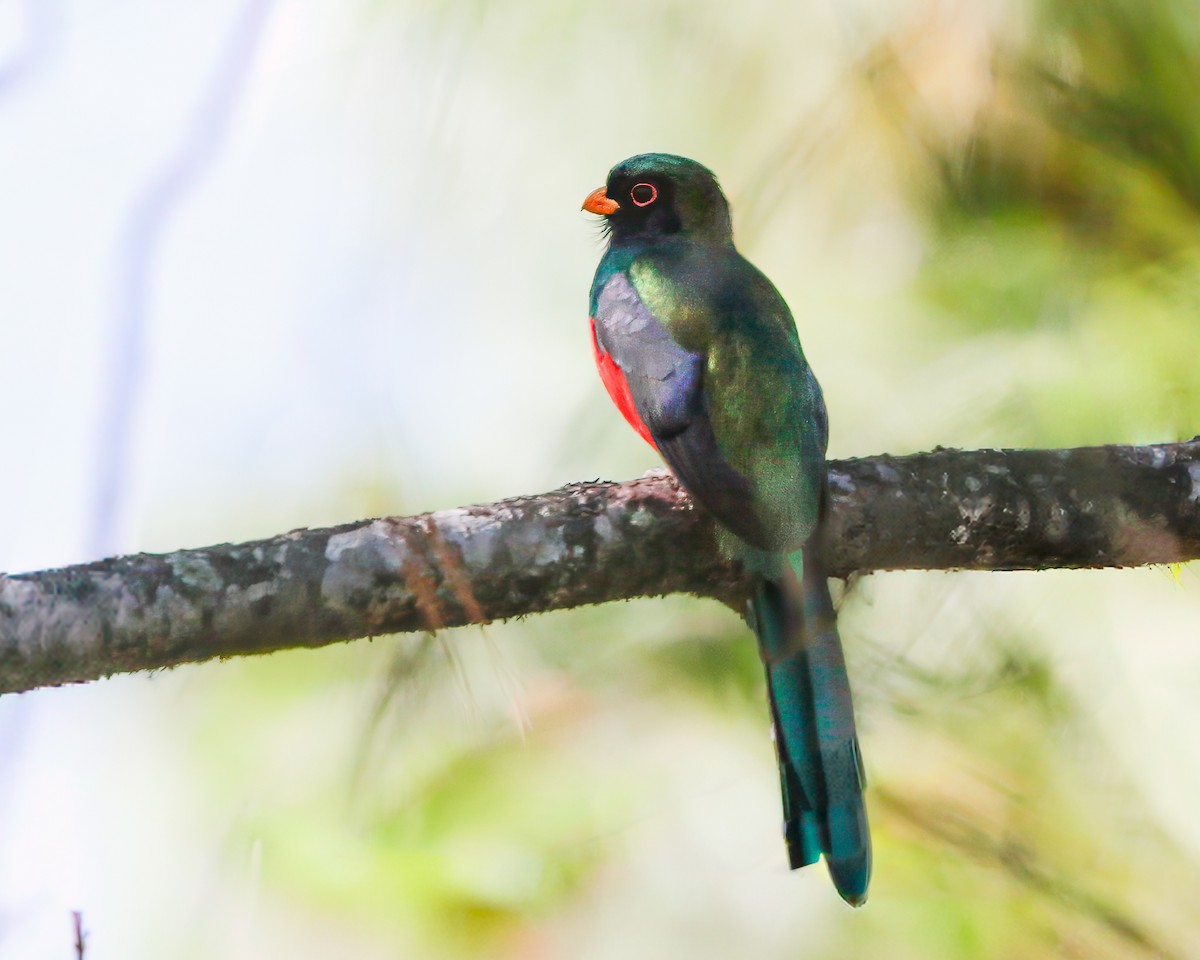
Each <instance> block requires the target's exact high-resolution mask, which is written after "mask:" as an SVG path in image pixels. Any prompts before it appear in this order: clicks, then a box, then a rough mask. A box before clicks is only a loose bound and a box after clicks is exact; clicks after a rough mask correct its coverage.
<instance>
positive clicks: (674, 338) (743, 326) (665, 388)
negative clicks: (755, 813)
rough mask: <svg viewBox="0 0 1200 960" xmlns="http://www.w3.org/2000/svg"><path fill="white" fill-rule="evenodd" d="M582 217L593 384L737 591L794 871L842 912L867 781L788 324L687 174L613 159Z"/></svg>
mask: <svg viewBox="0 0 1200 960" xmlns="http://www.w3.org/2000/svg"><path fill="white" fill-rule="evenodd" d="M583 209H584V210H586V211H588V212H589V213H593V214H597V215H599V216H601V217H602V218H603V220H602V221H601V223H602V226H603V230H604V233H605V235H606V237H607V247H606V249H605V251H604V254H603V256H602V257H601V259H600V263H599V265H598V266H597V268H596V275H595V278H594V279H593V281H592V287H591V295H590V303H589V308H590V309H589V316H590V321H591V338H592V350H593V354H594V359H595V362H596V366H597V368H598V370H599V373H600V378H601V380H602V381H603V383H604V386H605V388H606V389H607V391H608V394H609V396H610V397H611V398H612V400H613V402H614V403H615V404H616V406H617V409H618V410H619V411H620V412H621V414H622V415H623V416H624V418H625V419H626V420H627V421H628V422H629V424H630V426H632V427H633V429H634V430H636V431H637V432H638V433H639V434H640V435H641V436H642V438H643V439H645V440H646V441H647V442H648V443H649V444H650V445H651V446H652V447H654V449H655V450H656V451H657V452H658V453H659V454H660V455H661V456H662V458H663V460H664V461H665V462H666V465H667V467H668V468H669V469H670V471H671V472H672V473H673V474H674V476H675V478H676V479H677V480H678V482H679V484H680V485H681V486H682V487H683V489H684V490H686V491H687V493H688V494H689V496H690V497H691V498H692V500H693V501H694V502H695V503H696V504H698V505H699V506H700V507H701V508H702V509H704V510H707V511H708V512H709V513H710V514H712V516H713V518H714V519H715V520H716V530H717V546H718V549H719V550H720V551H721V552H722V553H723V554H724V555H725V556H726V557H728V558H729V559H730V560H733V561H736V562H739V563H740V564H741V565H742V567H743V569H744V570H745V571H746V573H747V576H748V578H749V600H748V602H747V609H746V620H747V622H748V623H749V624H750V626H751V628H752V629H753V631H754V633H755V635H756V637H757V639H758V647H759V652H760V654H761V657H762V661H763V664H764V667H765V672H766V685H767V691H768V699H769V701H770V711H771V721H772V726H773V730H774V740H775V751H776V759H777V762H778V767H779V774H780V783H781V790H782V795H783V821H784V822H783V834H784V841H785V846H786V849H787V854H788V862H789V865H790V867H791V869H793V870H795V869H798V868H799V867H802V866H806V865H808V864H811V863H815V862H816V861H817V860H818V859H820V858H821V857H822V856H823V857H824V859H825V862H826V866H827V868H828V870H829V874H830V877H831V878H832V880H833V884H834V886H835V888H836V889H837V891H838V893H839V894H840V895H841V897H842V899H843V900H845V901H846V902H847V903H849V904H850V905H852V906H860V905H862V904H863V903H865V902H866V897H867V887H868V885H869V883H870V876H871V840H870V833H869V830H868V825H867V814H866V807H865V804H864V799H863V791H864V788H865V784H866V777H865V774H864V770H863V762H862V756H861V752H860V750H859V745H858V736H857V732H856V729H855V723H854V707H853V703H852V700H851V694H850V683H849V678H848V676H847V672H846V663H845V659H844V656H843V653H842V646H841V640H840V637H839V635H838V630H837V618H836V613H835V609H834V605H833V601H832V598H831V595H830V592H829V584H828V581H827V579H826V577H825V574H824V571H823V567H822V557H821V546H820V543H821V539H820V531H821V529H822V524H823V521H824V518H825V516H826V509H827V503H828V481H827V474H826V464H825V452H826V449H827V447H828V440H829V426H828V416H827V413H826V409H825V401H824V397H823V395H822V392H821V387H820V385H819V384H818V382H817V379H816V377H815V376H814V374H813V372H812V368H811V367H810V366H809V365H808V362H807V360H806V359H805V356H804V352H803V350H802V349H801V346H800V339H799V336H798V334H797V332H796V324H795V321H794V320H793V318H792V314H791V311H790V310H789V309H788V306H787V304H786V303H785V302H784V299H783V297H782V296H781V295H780V293H779V291H778V290H776V288H775V286H774V285H773V284H772V283H771V281H770V280H768V279H767V277H766V276H765V275H764V274H763V273H762V272H761V271H760V270H758V268H756V267H755V266H753V265H752V264H751V263H750V261H748V260H747V259H745V258H744V257H743V256H742V255H741V254H740V253H739V252H738V251H737V249H736V247H735V246H734V243H733V227H732V220H731V216H730V209H729V203H728V201H727V200H726V198H725V195H724V193H723V192H722V190H721V187H720V185H719V183H718V182H717V178H716V176H715V175H714V174H713V173H712V171H710V170H709V169H708V168H707V167H705V166H703V165H701V164H700V163H697V162H696V161H695V160H691V159H688V158H686V157H681V156H676V155H674V154H668V153H645V154H639V155H637V156H634V157H630V158H629V159H627V160H623V161H622V162H620V163H618V164H617V165H616V166H615V167H613V168H612V169H611V170H610V171H609V173H608V177H607V180H606V182H605V185H604V186H602V187H599V188H598V189H596V190H593V191H592V192H591V193H589V194H588V196H587V198H586V199H585V200H584V202H583Z"/></svg>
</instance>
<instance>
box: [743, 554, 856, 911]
mask: <svg viewBox="0 0 1200 960" xmlns="http://www.w3.org/2000/svg"><path fill="white" fill-rule="evenodd" d="M802 557H803V575H802V577H798V576H797V575H796V571H795V570H793V567H792V564H789V563H784V564H783V565H782V566H783V570H782V572H781V574H780V576H779V577H778V578H773V577H770V578H768V577H763V578H761V579H760V580H759V582H758V584H757V585H756V587H755V590H754V595H753V597H752V599H751V612H752V614H753V616H752V623H753V626H754V632H755V633H756V634H757V635H758V642H759V650H760V652H761V653H762V658H763V662H764V664H765V665H766V669H767V689H768V691H769V693H770V698H771V716H772V720H773V721H774V724H775V748H776V753H777V755H778V758H779V774H780V780H781V782H782V787H783V814H784V837H785V839H786V841H787V848H788V858H789V860H790V862H791V866H792V869H793V870H795V869H796V868H798V867H802V866H805V865H806V864H810V863H815V862H816V860H817V859H818V858H819V857H820V856H821V855H822V854H824V856H825V862H826V865H827V866H828V867H829V874H830V876H831V877H832V878H833V883H834V886H835V887H837V890H838V893H840V894H841V896H842V899H843V900H845V901H846V902H847V903H849V904H851V905H853V906H859V905H861V904H862V903H864V902H865V901H866V899H867V885H868V883H869V882H870V879H871V838H870V834H869V833H868V830H867V813H866V808H865V807H864V806H863V797H862V791H863V786H864V777H863V769H862V760H861V758H860V756H859V751H858V738H857V736H856V735H855V731H854V706H853V703H852V702H851V699H850V682H849V679H848V677H847V675H846V662H845V660H844V659H843V656H842V644H841V640H840V639H839V637H838V632H837V621H836V617H835V614H834V609H833V601H832V599H831V598H830V595H829V584H828V583H827V582H826V580H825V576H824V572H823V570H822V569H821V566H820V562H819V558H818V557H817V556H816V555H815V549H810V548H809V547H805V548H804V551H803V555H802ZM793 559H801V558H800V557H794V558H793Z"/></svg>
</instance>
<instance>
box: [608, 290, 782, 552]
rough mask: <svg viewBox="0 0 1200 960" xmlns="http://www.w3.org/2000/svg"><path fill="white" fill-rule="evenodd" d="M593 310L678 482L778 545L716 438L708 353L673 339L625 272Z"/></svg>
mask: <svg viewBox="0 0 1200 960" xmlns="http://www.w3.org/2000/svg"><path fill="white" fill-rule="evenodd" d="M595 314H596V315H595V317H593V323H594V326H595V333H596V346H597V352H598V357H599V359H600V360H601V361H602V362H603V360H604V358H606V357H607V358H611V360H612V361H613V362H614V363H615V365H616V367H617V369H618V370H619V371H620V374H621V375H622V376H623V379H624V387H625V389H626V390H627V391H628V395H629V397H630V398H631V399H632V401H633V406H634V409H635V410H636V413H637V416H638V418H639V419H640V421H641V423H642V425H643V426H644V427H645V430H646V432H648V433H649V435H650V438H651V440H652V441H653V443H654V445H655V446H656V447H657V448H658V450H659V452H660V453H661V454H662V456H663V459H664V460H666V461H667V465H668V466H670V468H671V470H672V472H673V473H674V474H675V476H676V477H677V478H678V479H679V482H680V483H681V484H683V486H684V488H685V489H686V490H687V491H688V493H690V494H691V495H692V497H693V498H695V499H696V500H697V501H699V502H700V503H701V504H703V506H704V507H705V508H706V509H707V510H708V511H709V512H711V513H712V514H713V515H714V516H715V517H716V518H717V520H719V521H720V522H721V523H722V524H723V525H724V526H725V527H727V528H728V529H730V530H731V531H732V532H733V533H734V534H736V535H737V536H738V537H740V538H741V539H742V540H744V541H746V542H747V543H749V544H751V545H752V546H756V547H760V548H761V549H765V550H766V549H776V548H777V547H778V545H777V544H776V543H775V542H774V539H773V536H772V532H771V531H770V530H768V529H767V528H766V527H765V526H764V525H763V523H762V522H761V520H760V518H759V517H758V516H757V515H756V513H755V511H754V509H753V505H754V503H755V496H754V489H753V486H752V484H751V483H750V481H749V480H748V479H747V478H746V477H745V476H744V475H743V474H741V473H740V472H738V471H737V470H736V469H735V468H734V467H733V465H732V464H730V462H729V460H728V459H727V458H726V456H725V455H724V454H723V453H722V452H721V450H720V448H719V446H718V444H717V438H716V436H715V434H714V432H713V427H712V422H711V420H710V418H709V415H708V410H707V409H706V403H705V396H704V389H703V381H704V364H705V357H704V355H703V354H700V353H694V352H692V351H689V350H686V349H684V348H683V347H681V346H680V345H679V344H678V343H677V342H676V340H675V338H674V337H673V336H672V335H671V332H670V331H669V330H668V329H667V327H666V326H665V325H664V324H663V323H662V322H661V321H660V320H659V319H658V318H657V317H656V316H655V315H654V313H653V312H652V311H651V310H650V308H649V307H648V306H647V305H646V304H645V303H644V302H643V300H642V298H641V297H640V296H639V295H638V292H637V289H636V288H635V287H634V285H633V283H632V282H630V280H629V278H628V276H627V275H626V274H625V273H624V272H620V273H615V274H613V276H612V277H610V278H609V280H608V281H607V282H606V283H605V284H604V286H603V287H602V288H601V290H600V292H599V296H598V298H597V301H596V310H595ZM612 389H613V387H612V386H611V385H610V391H611V390H612ZM635 426H636V424H635Z"/></svg>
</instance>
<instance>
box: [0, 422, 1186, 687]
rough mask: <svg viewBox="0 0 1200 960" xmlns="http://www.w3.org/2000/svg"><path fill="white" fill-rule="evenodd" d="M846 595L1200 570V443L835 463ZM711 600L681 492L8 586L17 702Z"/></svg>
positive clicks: (697, 516)
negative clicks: (854, 581) (241, 660)
mask: <svg viewBox="0 0 1200 960" xmlns="http://www.w3.org/2000/svg"><path fill="white" fill-rule="evenodd" d="M829 476H830V487H831V491H832V502H831V510H830V519H829V523H828V528H827V542H826V556H827V558H828V567H829V571H830V573H831V574H832V575H836V576H844V575H846V574H848V573H850V572H852V571H869V570H894V569H902V568H907V569H927V570H928V569H991V570H1014V569H1043V568H1048V567H1113V566H1133V565H1138V564H1147V563H1174V562H1179V561H1184V560H1190V559H1193V558H1195V557H1200V438H1197V439H1196V440H1193V441H1192V442H1190V443H1180V444H1162V445H1157V446H1147V447H1115V446H1114V447H1088V448H1080V449H1075V450H1007V451H1005V450H977V451H970V452H964V451H956V450H935V451H933V452H932V453H923V454H916V455H913V456H907V457H890V456H880V457H871V458H866V459H861V460H842V461H834V462H832V463H831V464H830V469H829ZM668 593H692V594H696V595H698V596H705V597H713V598H716V599H718V600H721V601H723V602H725V603H729V604H731V605H733V606H735V607H737V608H740V606H741V602H742V598H743V595H744V594H743V584H742V580H741V577H740V574H739V571H738V570H736V569H735V568H734V567H733V566H731V565H730V564H727V563H725V562H723V561H722V560H721V559H720V558H719V557H718V556H717V554H716V551H715V549H714V540H713V527H712V521H711V520H710V519H709V518H708V517H707V515H705V514H704V513H703V512H702V511H699V510H696V509H694V508H693V506H692V504H691V502H690V501H689V500H688V498H687V496H686V495H685V494H683V493H682V492H681V491H680V490H679V488H678V486H677V485H676V484H675V482H674V481H673V480H672V479H671V478H670V477H668V476H666V475H665V474H657V475H647V476H646V477H643V478H641V479H639V480H631V481H627V482H625V483H600V482H596V483H580V484H571V485H570V486H567V487H564V488H562V489H561V490H556V491H554V492H553V493H548V494H544V495H542V496H536V497H517V498H514V499H511V500H502V501H499V502H497V503H493V504H487V505H484V506H473V507H462V508H458V509H453V510H440V511H438V512H436V513H430V514H424V515H422V516H417V517H404V518H386V519H381V520H365V521H362V522H359V523H351V524H346V525H344V526H340V527H333V528H329V529H324V530H297V531H293V532H291V533H288V534H284V535H282V536H278V537H274V538H272V539H270V540H260V541H256V542H253V543H244V544H236V545H230V544H222V545H219V546H214V547H207V548H204V549H200V550H183V551H179V552H177V553H171V554H165V555H150V554H138V555H135V556H129V557H117V558H114V559H110V560H102V561H98V562H96V563H89V564H83V565H80V566H75V567H67V568H64V569H61V570H49V571H45V572H41V573H30V574H22V575H17V576H0V693H3V692H12V691H18V690H28V689H32V688H34V687H38V686H47V685H54V684H61V683H68V682H74V681H83V680H92V679H96V678H99V677H102V676H107V675H109V674H113V673H123V672H128V671H133V670H147V669H154V668H159V667H167V666H172V665H174V664H178V663H187V662H196V661H201V660H207V659H212V658H214V657H227V656H233V655H238V654H248V653H266V652H268V651H272V650H279V649H283V648H287V647H302V646H309V647H312V646H321V645H324V644H328V643H334V642H337V641H340V640H349V639H353V638H355V637H363V636H371V635H378V634H384V633H399V632H405V631H421V630H436V629H441V628H443V627H452V626H460V625H463V624H468V623H488V622H490V621H492V620H501V619H505V618H509V617H517V616H522V615H525V614H530V613H541V612H543V611H547V610H559V609H564V608H568V607H578V606H583V605H585V604H591V603H602V602H604V601H607V600H622V599H628V598H631V597H643V596H657V595H662V594H668Z"/></svg>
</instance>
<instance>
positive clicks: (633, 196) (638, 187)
mask: <svg viewBox="0 0 1200 960" xmlns="http://www.w3.org/2000/svg"><path fill="white" fill-rule="evenodd" d="M643 187H644V188H645V189H642V188H643ZM647 190H648V191H650V193H649V196H647V195H646V191H647ZM639 191H640V192H641V194H642V197H644V198H645V199H640V198H639V197H638V192H639ZM629 199H630V200H632V201H633V205H634V206H635V207H648V206H650V204H652V203H653V202H654V201H655V200H657V199H658V187H656V186H655V185H654V184H652V183H635V184H634V185H633V186H632V187H630V189H629Z"/></svg>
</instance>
